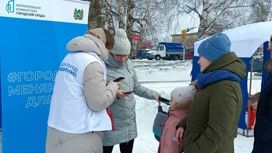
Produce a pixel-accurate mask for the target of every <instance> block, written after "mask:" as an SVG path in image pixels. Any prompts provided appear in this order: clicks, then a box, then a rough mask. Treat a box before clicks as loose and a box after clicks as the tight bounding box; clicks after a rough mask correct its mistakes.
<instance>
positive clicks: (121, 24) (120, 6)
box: [117, 0, 126, 30]
mask: <svg viewBox="0 0 272 153" xmlns="http://www.w3.org/2000/svg"><path fill="white" fill-rule="evenodd" d="M117 19H118V21H119V28H121V29H124V30H125V29H126V24H125V2H124V0H118V15H117Z"/></svg>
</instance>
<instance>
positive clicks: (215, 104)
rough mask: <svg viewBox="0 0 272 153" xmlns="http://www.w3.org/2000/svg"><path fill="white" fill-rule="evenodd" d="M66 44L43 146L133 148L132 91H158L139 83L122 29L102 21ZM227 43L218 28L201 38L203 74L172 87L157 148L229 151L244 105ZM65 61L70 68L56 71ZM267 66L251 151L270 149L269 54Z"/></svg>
mask: <svg viewBox="0 0 272 153" xmlns="http://www.w3.org/2000/svg"><path fill="white" fill-rule="evenodd" d="M271 42H272V40H271ZM271 45H272V43H271ZM66 48H67V50H68V51H70V53H68V54H67V55H66V56H65V58H64V59H63V61H62V63H61V64H60V70H59V71H58V73H57V75H56V79H55V86H54V92H53V95H52V100H51V104H50V111H49V117H48V130H47V139H46V153H87V152H88V153H111V152H112V151H113V148H114V146H115V145H119V148H120V152H121V153H132V152H133V144H134V140H135V138H136V137H137V124H136V112H135V105H136V100H135V97H134V94H135V95H138V96H140V97H143V98H147V99H153V100H156V101H157V102H158V103H160V102H161V101H160V97H161V94H160V93H158V92H156V91H154V90H152V89H148V88H146V87H144V86H142V85H141V84H140V83H139V82H138V78H137V74H136V71H135V69H134V67H133V64H132V61H131V60H130V59H129V58H128V57H129V55H130V50H131V43H130V41H129V40H128V38H127V34H126V32H125V31H124V30H123V29H116V31H115V36H113V35H112V34H111V33H110V32H109V31H108V30H106V29H104V28H96V29H91V30H89V31H88V32H87V33H86V34H85V35H83V36H79V37H76V38H74V39H72V40H71V41H70V42H68V44H67V46H66ZM230 48H231V41H230V39H229V38H228V36H227V35H226V34H224V33H217V34H214V35H213V36H211V37H210V38H208V39H206V40H204V41H203V42H202V43H201V44H200V46H199V48H198V50H197V51H198V53H199V57H200V58H199V61H198V64H199V65H200V72H201V73H200V74H199V75H198V77H197V79H196V80H195V81H193V82H192V83H191V84H190V85H188V86H183V87H178V88H175V89H174V90H173V91H172V92H171V99H170V107H169V110H168V118H167V120H166V122H165V124H164V128H163V132H162V135H161V138H160V143H159V146H158V153H200V152H201V153H234V139H235V137H236V136H237V127H238V121H239V117H240V113H241V109H242V105H243V98H242V90H241V87H240V83H239V82H240V81H241V80H243V79H244V78H245V77H246V66H245V63H244V62H243V61H242V60H241V59H239V58H238V57H237V56H236V54H235V53H234V52H232V51H231V49H230ZM268 50H270V51H271V52H272V46H270V47H269V48H268ZM67 65H69V68H70V67H71V66H72V67H73V68H74V69H73V70H71V71H72V72H73V73H71V71H61V70H64V69H67V67H66V66H67ZM65 67H66V68H65ZM265 68H266V71H267V72H269V73H270V76H269V78H268V80H267V81H266V83H265V85H264V87H263V88H262V90H261V92H260V97H259V100H258V106H257V117H256V124H255V130H254V136H255V139H254V140H255V141H254V147H253V151H252V153H268V152H271V149H270V146H271V145H272V96H271V95H272V88H271V87H272V60H270V61H268V62H267V64H266V66H265ZM120 77H122V79H121V80H118V81H114V80H115V79H118V78H120Z"/></svg>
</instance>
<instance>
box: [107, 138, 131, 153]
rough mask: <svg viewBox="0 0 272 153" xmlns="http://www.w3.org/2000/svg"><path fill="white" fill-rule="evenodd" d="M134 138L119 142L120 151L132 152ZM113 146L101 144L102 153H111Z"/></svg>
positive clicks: (122, 152) (124, 152)
mask: <svg viewBox="0 0 272 153" xmlns="http://www.w3.org/2000/svg"><path fill="white" fill-rule="evenodd" d="M133 144H134V139H132V140H130V141H129V142H125V143H121V144H119V148H120V152H121V153H132V149H133ZM113 147H114V146H103V153H111V152H112V150H113Z"/></svg>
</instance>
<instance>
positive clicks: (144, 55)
mask: <svg viewBox="0 0 272 153" xmlns="http://www.w3.org/2000/svg"><path fill="white" fill-rule="evenodd" d="M148 51H150V49H140V50H138V52H137V55H136V58H138V59H145V58H147V52H148Z"/></svg>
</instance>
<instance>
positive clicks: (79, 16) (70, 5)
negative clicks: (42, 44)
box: [0, 0, 89, 24]
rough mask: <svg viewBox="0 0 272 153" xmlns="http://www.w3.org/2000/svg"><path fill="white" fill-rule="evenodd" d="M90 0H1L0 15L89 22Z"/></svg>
mask: <svg viewBox="0 0 272 153" xmlns="http://www.w3.org/2000/svg"><path fill="white" fill-rule="evenodd" d="M88 11H89V2H85V1H72V0H1V1H0V17H1V16H2V17H11V18H22V19H34V20H47V21H56V22H69V23H79V24H87V22H88Z"/></svg>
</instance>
